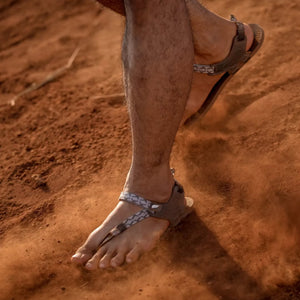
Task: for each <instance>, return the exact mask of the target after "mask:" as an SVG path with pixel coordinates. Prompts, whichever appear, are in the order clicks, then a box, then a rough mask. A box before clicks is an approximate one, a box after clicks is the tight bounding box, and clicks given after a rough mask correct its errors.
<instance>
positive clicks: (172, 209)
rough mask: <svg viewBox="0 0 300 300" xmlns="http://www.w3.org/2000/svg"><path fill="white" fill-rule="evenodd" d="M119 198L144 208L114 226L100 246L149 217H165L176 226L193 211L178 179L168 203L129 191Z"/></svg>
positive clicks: (190, 201)
mask: <svg viewBox="0 0 300 300" xmlns="http://www.w3.org/2000/svg"><path fill="white" fill-rule="evenodd" d="M119 199H120V201H126V202H128V203H131V204H134V205H137V206H140V207H141V208H142V209H141V210H140V211H138V212H137V213H135V214H134V215H132V216H130V217H128V218H127V219H126V220H124V221H123V222H122V223H120V224H119V225H117V226H116V227H114V228H113V229H112V230H111V231H110V232H109V233H108V234H107V235H106V236H105V238H104V239H103V240H102V241H101V242H100V244H99V247H102V246H103V245H105V244H106V243H107V242H109V241H110V240H111V239H113V238H114V237H116V236H117V235H119V234H120V233H122V232H123V231H125V230H126V229H128V228H129V227H131V226H133V225H135V224H137V223H138V222H141V221H143V220H145V219H147V218H149V217H154V218H159V219H165V220H168V221H169V222H170V225H171V226H176V225H177V224H178V223H180V221H181V220H182V219H183V218H185V217H186V216H187V215H188V214H189V213H191V211H192V205H193V200H192V199H191V198H189V197H184V190H183V187H182V186H181V185H180V184H179V183H178V182H177V181H175V184H174V186H173V189H172V195H171V197H170V199H169V201H168V202H167V203H158V202H153V201H150V200H146V199H144V198H143V197H141V196H138V195H136V194H133V193H128V192H122V193H121V195H120V198H119Z"/></svg>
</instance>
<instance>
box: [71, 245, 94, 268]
mask: <svg viewBox="0 0 300 300" xmlns="http://www.w3.org/2000/svg"><path fill="white" fill-rule="evenodd" d="M92 256H93V252H92V251H91V250H89V249H87V248H79V249H78V250H77V251H76V253H75V254H74V255H73V256H72V257H71V261H72V262H73V263H75V264H81V265H82V264H85V263H86V262H87V261H88V260H89V259H90V258H91V257H92Z"/></svg>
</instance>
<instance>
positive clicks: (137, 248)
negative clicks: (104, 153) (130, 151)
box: [71, 166, 174, 270]
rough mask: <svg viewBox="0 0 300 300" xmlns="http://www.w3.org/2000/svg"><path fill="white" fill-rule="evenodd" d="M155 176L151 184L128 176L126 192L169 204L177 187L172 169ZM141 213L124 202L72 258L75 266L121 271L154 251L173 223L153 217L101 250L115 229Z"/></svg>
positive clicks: (161, 171)
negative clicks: (101, 245) (110, 232)
mask: <svg viewBox="0 0 300 300" xmlns="http://www.w3.org/2000/svg"><path fill="white" fill-rule="evenodd" d="M129 173H130V172H129ZM130 174H132V172H131V173H130ZM155 174H156V175H155V176H150V174H148V176H147V179H146V180H147V182H144V180H143V179H142V180H141V179H140V178H141V176H140V177H139V178H134V175H131V176H127V180H126V184H125V188H124V190H125V191H130V192H133V193H136V194H138V195H140V196H142V197H144V198H146V199H153V197H155V198H154V199H155V201H156V202H167V201H168V200H169V198H170V195H171V191H172V187H173V185H174V179H173V176H172V175H171V172H170V169H169V168H168V166H167V167H164V168H162V169H161V170H156V172H155ZM152 178H153V179H152ZM159 182H160V183H159ZM153 187H155V188H153ZM153 191H155V192H153ZM139 210H141V207H138V206H135V205H132V204H129V203H127V202H124V201H120V202H119V203H118V204H117V206H116V207H115V209H114V210H113V211H112V212H111V213H110V215H109V216H108V217H107V218H106V219H105V221H104V222H103V223H102V224H101V225H100V226H99V227H98V228H96V229H95V230H94V231H93V232H92V233H91V234H90V236H89V237H88V239H87V240H86V242H85V243H84V244H83V245H82V246H81V247H80V248H79V249H78V250H77V251H76V253H75V254H74V255H73V256H72V259H71V260H72V262H74V263H76V264H81V265H84V266H85V267H86V268H87V269H88V270H95V269H97V268H107V267H110V266H111V267H118V266H120V265H122V264H123V263H124V262H127V263H132V262H135V261H136V260H137V259H138V258H139V257H140V256H141V255H142V254H143V253H144V252H148V251H150V250H151V249H152V248H153V247H154V246H155V245H156V243H157V241H158V240H159V238H160V236H161V235H162V234H163V233H164V232H165V231H166V229H167V228H168V226H169V221H167V220H163V219H158V218H151V217H149V218H147V219H145V220H143V221H141V222H139V223H137V224H135V225H133V226H132V227H130V228H128V229H127V230H125V231H124V232H122V233H121V234H120V235H118V236H116V237H114V238H113V239H112V240H110V241H109V242H108V243H107V244H105V245H104V246H103V247H101V248H100V249H99V244H100V243H101V241H102V240H103V239H104V238H105V236H106V235H107V233H108V232H109V231H110V230H111V229H112V228H114V227H115V226H117V225H119V224H120V223H121V222H123V221H124V220H125V219H127V218H128V217H129V216H132V215H133V214H135V213H136V212H138V211H139Z"/></svg>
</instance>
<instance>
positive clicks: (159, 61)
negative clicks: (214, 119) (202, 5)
mask: <svg viewBox="0 0 300 300" xmlns="http://www.w3.org/2000/svg"><path fill="white" fill-rule="evenodd" d="M125 7H126V32H125V37H124V45H123V67H124V77H125V89H126V99H127V104H128V109H129V115H130V121H131V128H132V137H133V141H132V143H133V158H132V165H131V168H130V170H129V172H128V176H127V179H126V183H125V186H124V190H125V191H128V192H131V193H135V194H138V195H140V196H142V197H144V198H146V199H150V200H153V201H155V202H167V201H168V200H169V198H170V196H171V191H172V187H173V185H174V180H173V177H172V174H171V172H170V166H169V159H170V153H171V149H172V145H173V142H174V139H175V135H176V132H177V130H178V127H179V124H180V122H181V120H182V116H183V113H184V108H185V105H186V101H187V98H188V94H189V91H190V86H191V81H192V64H193V56H194V53H193V44H192V34H191V28H190V22H189V17H188V13H187V10H186V5H185V2H184V0H169V1H160V0H125ZM138 210H140V208H138V207H136V206H134V205H132V204H129V203H127V202H123V201H122V202H119V204H118V205H117V207H116V208H115V209H114V210H113V212H112V213H111V214H110V215H109V216H108V217H107V219H106V220H105V221H104V222H103V223H102V224H101V225H100V226H99V227H98V228H97V229H96V230H95V231H94V232H93V233H92V234H91V235H90V236H89V238H88V240H87V241H86V243H85V244H84V245H83V246H82V247H81V248H79V249H78V251H77V253H76V254H75V256H73V261H74V262H77V263H80V264H85V266H86V268H88V269H96V268H97V267H101V268H105V267H108V266H118V265H120V264H122V263H123V262H124V260H126V261H127V262H133V261H135V260H137V259H138V257H139V256H140V255H141V254H142V253H143V252H145V251H149V250H150V249H152V248H153V247H154V245H155V244H156V242H157V240H158V239H159V237H160V236H161V235H162V233H163V232H164V231H165V230H166V228H167V227H168V221H166V220H162V219H156V218H148V219H146V220H143V221H141V222H140V223H138V224H136V225H134V226H132V227H130V228H129V229H127V230H126V231H124V232H123V233H122V234H120V235H118V236H117V237H115V238H114V239H112V240H111V241H110V242H108V243H107V244H105V245H104V246H103V247H101V248H100V249H99V250H98V251H97V252H96V250H97V247H98V245H99V242H100V241H101V240H102V239H103V238H104V237H105V236H106V234H107V233H108V232H109V230H110V229H111V228H112V227H114V226H116V225H118V224H119V223H120V222H122V221H123V220H124V219H125V218H127V217H128V216H130V215H132V214H134V213H136V212H137V211H138ZM95 252H96V253H95Z"/></svg>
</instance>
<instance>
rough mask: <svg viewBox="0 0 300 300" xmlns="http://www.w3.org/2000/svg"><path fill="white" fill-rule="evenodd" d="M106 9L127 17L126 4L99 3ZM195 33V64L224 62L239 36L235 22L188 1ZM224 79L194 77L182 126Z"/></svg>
mask: <svg viewBox="0 0 300 300" xmlns="http://www.w3.org/2000/svg"><path fill="white" fill-rule="evenodd" d="M98 1H99V2H100V3H101V4H103V5H104V6H107V7H109V8H110V9H112V10H114V11H116V12H117V13H119V14H121V15H125V7H124V0H98ZM185 2H186V5H187V9H188V12H189V16H190V22H191V27H192V33H193V43H194V52H195V58H194V62H197V63H200V64H212V63H217V62H219V61H222V60H223V59H224V58H225V57H226V56H227V55H228V53H229V51H230V48H231V44H232V39H233V37H234V36H235V34H236V25H235V23H234V22H231V21H229V20H226V19H224V18H222V17H220V16H218V15H216V14H214V13H212V12H211V11H209V10H208V9H206V8H205V7H204V6H202V5H201V4H200V3H199V2H198V1H197V0H185ZM244 26H245V34H246V37H247V47H246V49H247V50H248V49H249V48H250V47H251V44H252V41H253V32H252V30H251V28H250V27H249V25H247V24H244ZM221 76H222V75H218V76H207V75H206V74H199V73H197V74H194V77H193V83H192V88H191V93H190V95H189V99H188V101H187V105H186V107H185V112H184V116H183V120H182V123H183V122H184V121H185V120H186V119H188V118H189V117H190V116H191V115H193V114H194V113H195V112H196V111H198V109H199V108H200V106H201V105H202V103H203V101H204V100H205V99H206V97H207V96H208V94H209V92H210V91H211V89H212V87H213V86H214V84H215V83H216V82H217V81H218V80H219V79H220V77H221Z"/></svg>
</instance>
